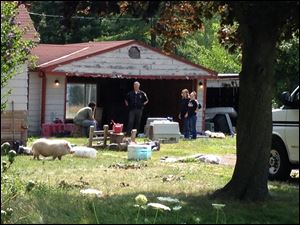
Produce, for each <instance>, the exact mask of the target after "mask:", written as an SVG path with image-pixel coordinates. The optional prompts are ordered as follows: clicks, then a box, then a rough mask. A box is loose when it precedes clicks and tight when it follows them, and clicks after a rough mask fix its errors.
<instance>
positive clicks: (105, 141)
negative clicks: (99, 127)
mask: <svg viewBox="0 0 300 225" xmlns="http://www.w3.org/2000/svg"><path fill="white" fill-rule="evenodd" d="M103 130H104V132H103V145H104V147H106V145H107V137H108V125H104V126H103Z"/></svg>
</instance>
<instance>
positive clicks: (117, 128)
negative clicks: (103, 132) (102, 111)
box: [112, 121, 123, 133]
mask: <svg viewBox="0 0 300 225" xmlns="http://www.w3.org/2000/svg"><path fill="white" fill-rule="evenodd" d="M112 123H113V132H114V133H121V132H122V131H123V124H122V123H115V122H114V121H112Z"/></svg>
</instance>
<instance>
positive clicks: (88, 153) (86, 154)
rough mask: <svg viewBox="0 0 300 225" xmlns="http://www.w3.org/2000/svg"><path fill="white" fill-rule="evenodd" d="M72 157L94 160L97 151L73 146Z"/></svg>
mask: <svg viewBox="0 0 300 225" xmlns="http://www.w3.org/2000/svg"><path fill="white" fill-rule="evenodd" d="M72 150H73V151H74V156H76V157H83V158H96V156H97V150H96V149H94V148H90V147H86V146H75V147H73V148H72Z"/></svg>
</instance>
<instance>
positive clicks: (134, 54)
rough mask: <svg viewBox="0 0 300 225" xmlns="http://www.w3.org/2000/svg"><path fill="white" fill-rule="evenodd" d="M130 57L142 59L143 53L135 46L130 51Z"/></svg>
mask: <svg viewBox="0 0 300 225" xmlns="http://www.w3.org/2000/svg"><path fill="white" fill-rule="evenodd" d="M128 55H129V57H130V58H132V59H140V58H141V52H140V50H139V49H138V47H136V46H133V47H131V48H130V49H129V51H128Z"/></svg>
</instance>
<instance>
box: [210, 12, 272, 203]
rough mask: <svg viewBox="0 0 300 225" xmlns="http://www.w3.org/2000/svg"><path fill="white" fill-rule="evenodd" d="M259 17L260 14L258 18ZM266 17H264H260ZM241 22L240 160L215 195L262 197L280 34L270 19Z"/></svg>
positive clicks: (238, 127)
mask: <svg viewBox="0 0 300 225" xmlns="http://www.w3.org/2000/svg"><path fill="white" fill-rule="evenodd" d="M256 19H258V18H256ZM260 19H262V18H260ZM262 23H263V24H259V25H258V24H255V25H254V26H252V25H253V24H251V25H249V24H248V23H246V22H244V23H241V24H240V29H241V32H242V39H243V47H242V51H243V60H242V71H241V73H240V92H239V93H240V96H239V114H238V123H237V162H236V165H235V169H234V173H233V176H232V178H231V180H230V181H229V183H228V184H227V185H226V186H225V187H224V188H222V189H220V190H217V191H216V192H215V193H214V195H213V196H214V197H218V198H219V197H225V198H233V199H239V200H251V201H260V200H265V199H266V198H267V197H268V196H269V192H268V186H267V182H268V159H269V154H270V148H271V137H272V105H271V102H272V101H271V100H272V94H273V91H272V90H273V88H272V86H273V83H272V82H273V80H272V78H273V73H274V60H275V51H276V37H275V36H276V34H274V36H273V37H272V33H270V32H271V30H272V29H273V28H271V29H269V28H268V27H267V26H265V25H266V23H264V22H262Z"/></svg>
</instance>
